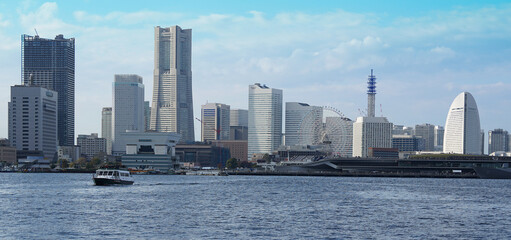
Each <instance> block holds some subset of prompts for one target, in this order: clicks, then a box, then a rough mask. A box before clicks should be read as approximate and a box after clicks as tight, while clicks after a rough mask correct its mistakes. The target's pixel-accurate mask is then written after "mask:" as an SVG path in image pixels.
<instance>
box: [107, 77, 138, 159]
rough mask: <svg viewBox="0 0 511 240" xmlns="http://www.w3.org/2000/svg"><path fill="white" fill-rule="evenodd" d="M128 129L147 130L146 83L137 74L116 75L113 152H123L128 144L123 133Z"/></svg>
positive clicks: (116, 153)
mask: <svg viewBox="0 0 511 240" xmlns="http://www.w3.org/2000/svg"><path fill="white" fill-rule="evenodd" d="M126 130H136V131H141V132H144V131H145V119H144V84H143V83H142V77H140V76H138V75H135V74H122V75H115V82H114V83H113V107H112V134H113V136H112V142H113V143H112V153H113V154H114V155H119V154H123V153H124V152H125V151H126V145H125V143H124V141H123V139H122V137H121V133H125V132H126Z"/></svg>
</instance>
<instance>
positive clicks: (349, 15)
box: [0, 0, 511, 139]
mask: <svg viewBox="0 0 511 240" xmlns="http://www.w3.org/2000/svg"><path fill="white" fill-rule="evenodd" d="M383 2H384V1H377V0H375V1H319V3H318V2H316V1H295V0H291V1H252V2H249V1H237V0H231V1H151V0H147V1H101V0H99V1H96V0H76V1H57V2H45V1H37V0H35V1H23V2H18V1H2V2H0V43H1V44H0V92H1V93H2V94H0V113H2V114H1V116H3V117H1V118H0V126H1V127H0V138H1V137H7V102H8V101H9V97H10V90H9V87H10V86H12V85H15V84H19V83H20V82H21V77H20V75H21V69H20V67H21V64H20V55H21V54H20V36H21V34H30V35H34V34H35V32H34V28H36V29H37V32H38V33H39V36H41V37H44V38H54V37H55V35H57V34H64V36H65V37H68V38H69V37H74V38H75V39H76V134H90V133H92V132H101V108H102V107H106V106H111V102H112V100H111V96H112V81H113V78H114V77H113V76H114V74H121V73H133V74H138V75H140V76H142V77H143V78H144V84H145V98H146V100H151V98H152V87H153V77H152V71H153V56H154V53H153V50H154V46H153V45H154V39H153V38H154V26H162V27H168V26H171V25H179V26H181V27H182V28H191V29H192V33H193V41H192V46H193V47H192V52H193V58H192V70H193V91H194V92H193V97H194V110H195V115H196V116H200V106H201V105H202V104H205V103H206V102H219V103H225V104H229V105H231V108H247V107H248V85H249V84H253V83H255V82H260V83H265V84H267V85H268V86H270V87H274V88H279V89H282V90H283V92H284V101H285V102H288V101H300V102H306V103H309V104H312V105H320V106H331V107H334V108H337V109H339V110H340V111H341V112H342V113H343V114H344V115H346V116H347V117H350V118H352V119H354V118H356V117H357V116H359V115H360V112H361V111H365V109H366V107H367V103H366V99H367V97H366V94H365V91H366V79H367V75H368V74H369V73H370V69H374V72H375V75H376V76H377V78H378V80H377V82H378V84H377V86H378V87H377V91H378V94H377V96H376V103H377V107H376V109H377V115H378V116H380V115H383V116H386V117H388V119H389V120H390V121H391V122H393V123H394V124H402V125H406V126H413V125H415V124H421V123H431V124H436V125H445V119H446V116H447V111H448V108H449V106H450V104H451V102H452V100H454V98H455V97H456V96H457V95H458V94H459V93H461V92H463V91H468V92H470V93H472V95H473V96H474V98H475V99H476V101H477V104H478V107H479V113H480V118H481V127H482V128H483V129H484V130H485V131H486V132H487V131H488V130H491V129H494V128H504V129H506V130H508V131H511V121H510V119H511V112H510V106H511V95H510V94H511V79H510V76H511V57H510V56H511V27H510V26H511V17H510V16H511V4H509V3H506V1H484V3H483V1H470V0H463V1H424V3H415V1H385V3H383ZM199 134H200V128H199V125H198V123H196V138H197V139H200V138H199V136H200V135H199Z"/></svg>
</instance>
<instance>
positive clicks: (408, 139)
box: [392, 135, 426, 152]
mask: <svg viewBox="0 0 511 240" xmlns="http://www.w3.org/2000/svg"><path fill="white" fill-rule="evenodd" d="M425 145H426V144H425V141H424V139H423V138H422V137H419V136H415V135H392V148H396V149H398V150H399V151H400V152H416V151H424V149H425Z"/></svg>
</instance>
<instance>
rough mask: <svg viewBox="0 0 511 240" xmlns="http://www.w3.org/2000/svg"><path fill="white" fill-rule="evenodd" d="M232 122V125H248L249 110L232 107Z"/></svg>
mask: <svg viewBox="0 0 511 240" xmlns="http://www.w3.org/2000/svg"><path fill="white" fill-rule="evenodd" d="M230 124H231V126H243V127H248V110H246V109H231V117H230Z"/></svg>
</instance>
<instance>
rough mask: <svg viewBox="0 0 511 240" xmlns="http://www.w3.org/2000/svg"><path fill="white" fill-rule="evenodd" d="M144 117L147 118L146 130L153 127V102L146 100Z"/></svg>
mask: <svg viewBox="0 0 511 240" xmlns="http://www.w3.org/2000/svg"><path fill="white" fill-rule="evenodd" d="M144 119H145V131H149V130H150V129H151V104H150V102H149V101H145V102H144Z"/></svg>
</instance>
